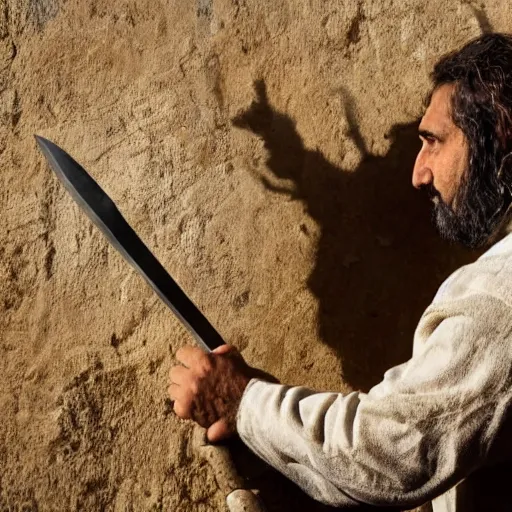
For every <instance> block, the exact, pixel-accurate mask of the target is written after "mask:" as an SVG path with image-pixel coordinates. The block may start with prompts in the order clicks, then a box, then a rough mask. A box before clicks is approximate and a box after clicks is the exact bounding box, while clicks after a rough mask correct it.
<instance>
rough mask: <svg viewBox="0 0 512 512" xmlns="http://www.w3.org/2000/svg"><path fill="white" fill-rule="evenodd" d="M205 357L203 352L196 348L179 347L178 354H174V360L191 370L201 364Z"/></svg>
mask: <svg viewBox="0 0 512 512" xmlns="http://www.w3.org/2000/svg"><path fill="white" fill-rule="evenodd" d="M207 357H208V356H207V355H206V353H205V352H204V350H201V349H200V348H197V347H189V346H186V347H181V348H180V349H179V350H178V352H176V359H177V360H178V361H179V362H180V363H182V364H184V365H185V366H186V367H188V368H192V367H193V366H195V365H197V364H198V363H201V362H202V361H203V360H204V359H205V358H207Z"/></svg>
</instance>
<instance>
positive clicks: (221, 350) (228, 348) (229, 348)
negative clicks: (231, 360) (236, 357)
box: [212, 345, 238, 355]
mask: <svg viewBox="0 0 512 512" xmlns="http://www.w3.org/2000/svg"><path fill="white" fill-rule="evenodd" d="M233 352H238V350H237V348H236V347H235V346H234V345H221V346H220V347H217V348H215V349H213V350H212V354H216V355H223V354H230V353H233Z"/></svg>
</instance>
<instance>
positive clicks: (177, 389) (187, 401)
mask: <svg viewBox="0 0 512 512" xmlns="http://www.w3.org/2000/svg"><path fill="white" fill-rule="evenodd" d="M168 392H169V396H170V398H171V400H172V401H173V402H174V407H173V409H174V412H175V413H176V415H177V416H179V417H180V418H183V419H185V420H188V419H191V418H192V404H193V396H192V394H191V392H190V391H189V390H188V389H187V388H184V387H182V386H178V385H176V384H171V385H170V386H169V388H168Z"/></svg>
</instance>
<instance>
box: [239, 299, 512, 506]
mask: <svg viewBox="0 0 512 512" xmlns="http://www.w3.org/2000/svg"><path fill="white" fill-rule="evenodd" d="M510 331H511V314H510V308H509V306H508V305H506V304H505V303H504V302H503V301H501V300H500V299H497V298H495V297H492V296H489V295H485V294H474V295H471V296H467V297H463V298H461V299H459V300H452V301H449V302H447V303H441V304H438V305H432V306H430V307H429V309H428V310H427V311H426V312H425V314H424V315H423V317H422V320H421V322H420V324H419V326H418V329H417V332H416V336H417V337H418V340H417V341H418V343H419V345H420V346H421V350H418V351H416V350H415V354H414V355H413V357H412V358H411V359H410V360H409V361H408V362H406V363H404V364H402V365H400V366H397V367H394V368H392V369H390V370H389V371H388V372H386V374H385V375H384V378H383V380H382V382H381V383H380V384H378V385H377V386H375V387H374V388H372V389H371V390H370V391H369V392H368V393H361V392H353V393H349V394H346V395H343V394H340V393H330V392H327V393H325V392H317V391H313V390H311V389H308V388H305V387H290V386H285V385H280V384H273V383H268V382H264V381H262V380H257V379H253V380H252V381H251V382H250V383H249V385H248V387H247V389H246V391H245V393H244V396H243V398H242V402H241V405H240V408H239V411H238V419H237V427H238V431H239V434H240V437H241V438H242V440H243V441H244V442H245V443H246V444H247V445H248V446H249V447H250V448H251V449H252V450H253V451H254V452H255V453H257V454H258V455H259V456H260V457H261V458H263V459H264V460H266V461H267V462H268V463H269V464H271V465H272V466H274V467H275V468H276V469H277V470H279V471H280V472H282V473H283V474H284V475H286V476H287V477H288V478H290V479H291V480H293V481H295V482H296V483H297V484H298V485H299V486H301V487H302V488H303V489H304V490H305V491H306V492H307V493H308V494H310V495H311V496H312V497H313V498H315V499H317V500H318V501H321V502H324V503H327V504H330V505H334V506H354V505H357V504H358V503H365V504H372V505H380V506H400V507H414V506H417V505H420V504H422V503H425V502H426V501H428V500H430V499H432V498H434V497H435V496H438V495H440V494H442V493H443V492H445V491H446V490H447V489H449V488H450V487H452V486H453V485H455V484H456V483H457V482H458V481H460V480H461V479H463V478H465V477H466V476H467V475H468V474H470V473H471V472H472V471H474V470H475V469H477V468H478V467H480V466H481V465H483V464H485V463H486V462H487V453H488V450H489V448H490V445H491V444H492V442H493V440H494V437H495V433H496V432H497V431H498V429H499V426H500V424H501V422H502V420H503V417H504V416H505V415H506V414H507V413H508V411H509V402H510V400H511V397H510V374H511V370H510V368H511V366H512V365H511V359H512V357H511V350H512V347H511V345H510V341H511V340H510ZM509 455H510V454H509Z"/></svg>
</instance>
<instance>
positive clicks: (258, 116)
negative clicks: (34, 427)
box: [233, 81, 475, 390]
mask: <svg viewBox="0 0 512 512" xmlns="http://www.w3.org/2000/svg"><path fill="white" fill-rule="evenodd" d="M255 89H256V94H257V98H256V100H255V101H254V102H253V103H252V104H251V106H250V107H249V108H248V110H247V111H245V112H243V113H242V114H240V115H239V116H237V117H236V118H235V119H233V124H234V125H235V126H237V127H239V128H243V129H247V130H250V131H251V132H253V133H254V134H256V135H258V136H260V137H261V138H262V139H263V140H264V143H265V148H266V149H267V150H268V160H267V166H268V169H269V171H270V173H269V175H268V176H260V178H261V180H262V182H263V183H264V184H265V186H266V187H267V188H268V189H269V190H271V191H273V192H275V193H280V194H284V195H287V196H290V197H292V198H295V199H297V200H300V201H303V202H304V204H305V206H306V208H307V212H308V214H309V215H310V216H311V217H312V218H313V219H314V220H315V221H316V222H317V223H318V225H319V226H320V229H321V235H320V239H319V241H318V246H317V254H316V263H315V267H314V270H313V272H312V273H311V275H310V276H309V279H308V286H309V288H310V290H311V291H312V292H313V294H314V295H315V296H316V297H317V298H318V301H319V319H318V325H319V335H320V337H321V339H322V340H323V341H324V342H325V343H326V344H328V345H329V346H330V347H332V348H333V349H334V350H335V351H336V353H337V354H338V356H339V358H340V362H341V365H342V371H343V378H344V381H345V382H346V383H347V384H349V385H350V386H352V387H353V388H355V389H359V390H368V389H369V388H370V387H371V386H373V385H374V384H376V383H377V382H379V381H380V380H381V378H382V375H383V373H384V372H385V371H386V370H387V369H388V368H390V367H392V366H394V365H396V364H399V363H401V362H404V361H406V360H407V359H408V358H409V357H410V355H411V352H412V340H413V334H414V329H415V327H416V325H417V322H418V320H419V318H420V316H421V313H422V312H423V310H424V309H425V308H426V306H427V305H428V304H429V303H430V301H431V299H432V298H433V296H434V294H435V291H436V289H437V288H438V286H439V285H440V284H441V282H442V280H443V279H444V278H445V277H446V276H447V275H449V274H450V273H451V272H452V271H453V270H454V269H455V268H457V267H459V266H461V265H462V264H464V263H467V262H469V261H471V260H473V259H474V258H475V254H474V253H473V254H471V253H469V252H468V251H463V250H462V249H458V248H456V247H454V246H450V245H449V244H447V243H445V242H443V241H442V240H440V239H439V237H438V235H437V234H436V232H435V230H434V229H433V227H432V225H431V221H430V204H429V202H428V200H427V199H426V198H424V197H423V195H422V194H421V193H419V192H418V191H416V190H414V189H413V187H412V185H411V173H412V168H413V164H414V160H415V157H416V154H417V152H418V150H419V147H420V146H419V144H420V143H419V140H418V134H417V123H409V124H403V125H396V126H394V127H393V128H392V129H391V131H390V132H389V134H388V135H387V136H388V137H389V138H390V139H391V146H390V149H389V151H388V152H387V154H386V155H385V156H377V155H373V154H372V153H370V152H369V151H368V149H367V147H366V145H365V141H364V139H363V137H362V136H361V133H360V132H359V130H358V127H357V124H356V122H355V116H354V102H353V100H352V99H351V98H350V96H349V95H348V94H347V93H345V92H342V93H341V94H342V95H343V98H344V102H345V110H346V113H347V119H348V122H349V126H350V136H351V138H352V140H353V141H354V143H355V144H356V146H357V147H358V149H359V151H360V152H361V156H362V159H361V163H360V165H359V166H358V168H357V169H356V170H355V171H353V172H345V171H344V170H343V169H341V168H339V167H336V166H335V165H333V164H332V163H330V162H329V161H327V160H326V158H325V157H324V156H323V155H322V154H321V153H320V152H318V151H310V150H308V149H306V148H305V147H304V144H303V142H302V139H301V137H300V135H299V134H298V133H297V130H296V128H295V123H294V121H293V120H292V119H291V118H290V117H289V116H287V115H285V114H283V113H281V112H277V111H276V110H274V109H273V108H272V107H271V105H270V104H269V101H268V98H267V93H266V87H265V83H264V82H263V81H258V82H256V83H255ZM283 180H286V181H283ZM283 183H285V184H289V183H292V187H291V188H285V187H284V186H283V185H282V184H283ZM301 228H302V229H303V231H304V232H305V233H306V234H307V227H306V226H305V225H304V224H303V225H302V226H301Z"/></svg>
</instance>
